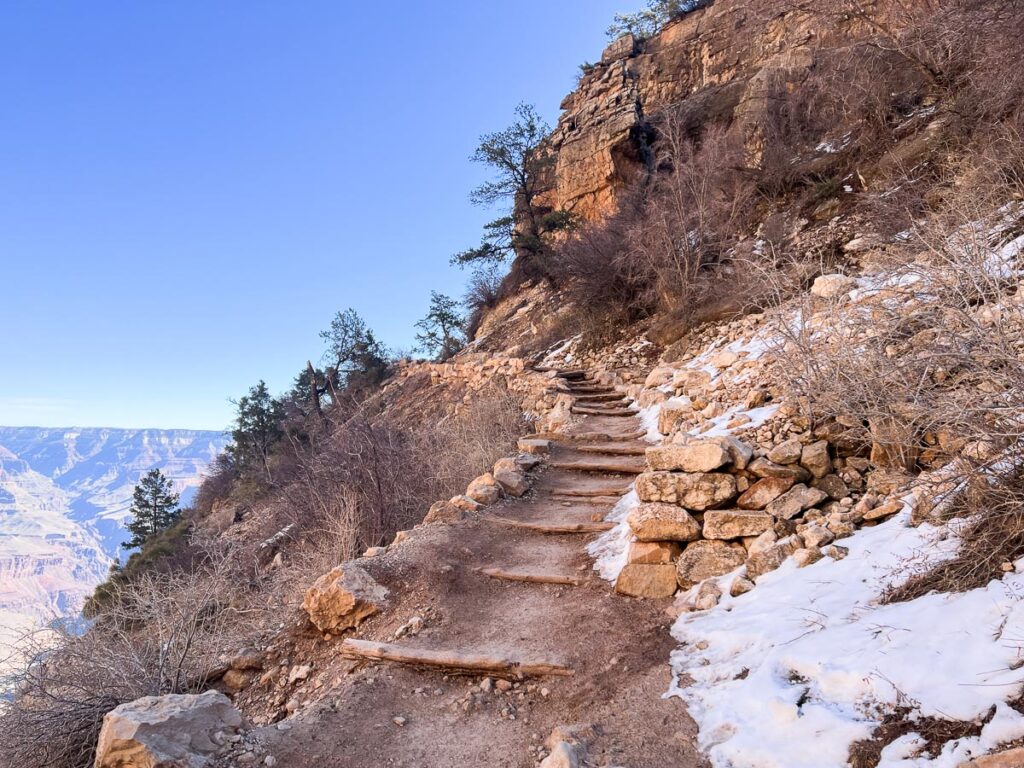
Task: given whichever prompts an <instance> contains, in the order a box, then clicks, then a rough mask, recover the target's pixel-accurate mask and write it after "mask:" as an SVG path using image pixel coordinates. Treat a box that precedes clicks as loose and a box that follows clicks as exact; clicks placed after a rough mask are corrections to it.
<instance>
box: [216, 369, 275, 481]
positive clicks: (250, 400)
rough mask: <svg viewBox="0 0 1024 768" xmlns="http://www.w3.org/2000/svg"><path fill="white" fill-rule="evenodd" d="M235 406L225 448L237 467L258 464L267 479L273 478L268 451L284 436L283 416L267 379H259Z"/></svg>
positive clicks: (250, 467) (248, 466)
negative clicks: (233, 420)
mask: <svg viewBox="0 0 1024 768" xmlns="http://www.w3.org/2000/svg"><path fill="white" fill-rule="evenodd" d="M235 406H236V407H237V410H238V413H237V415H236V416H235V428H234V429H233V430H232V431H231V440H232V443H231V446H230V448H229V449H228V450H229V451H230V452H231V455H232V458H234V459H235V462H236V464H237V466H238V467H239V469H241V470H242V471H243V472H244V471H246V470H250V471H251V470H252V469H253V468H254V467H258V468H259V469H260V471H262V472H263V473H265V474H266V478H267V480H268V482H269V481H270V480H272V479H273V478H272V477H271V473H270V454H271V450H272V449H273V447H274V445H275V444H276V443H277V442H278V441H279V440H280V439H281V438H282V437H283V436H284V432H283V431H282V429H281V421H282V419H283V418H284V412H283V409H282V407H281V403H280V402H278V401H277V400H275V399H274V398H273V397H271V396H270V391H269V390H268V389H267V385H266V382H264V381H260V382H259V383H258V384H256V385H255V386H254V387H251V388H250V389H249V393H248V394H247V395H244V396H243V397H241V398H240V399H239V400H238V402H236V403H235Z"/></svg>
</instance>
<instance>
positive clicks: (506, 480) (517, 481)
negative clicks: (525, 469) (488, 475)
mask: <svg viewBox="0 0 1024 768" xmlns="http://www.w3.org/2000/svg"><path fill="white" fill-rule="evenodd" d="M494 479H495V480H496V481H497V483H498V485H500V486H501V490H503V491H504V492H505V493H506V494H508V495H509V496H514V497H516V498H518V497H520V496H522V495H523V494H524V493H526V492H527V491H528V490H530V481H529V480H527V479H526V475H524V474H523V473H522V472H519V471H518V470H504V469H503V470H501V471H500V472H495V473H494Z"/></svg>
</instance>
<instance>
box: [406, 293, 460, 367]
mask: <svg viewBox="0 0 1024 768" xmlns="http://www.w3.org/2000/svg"><path fill="white" fill-rule="evenodd" d="M458 306H459V304H458V302H457V301H455V299H453V298H451V297H450V296H445V295H444V294H443V293H438V292H437V291H431V292H430V310H429V311H428V312H427V316H426V317H424V318H423V319H422V320H420V321H419V322H418V323H416V327H417V328H419V329H420V331H421V332H420V333H417V334H416V341H417V342H418V348H419V349H421V350H423V351H424V352H426V353H427V354H429V355H431V356H432V357H434V358H435V359H436V360H439V361H444V360H447V359H448V358H449V357H451V356H452V355H454V354H455V353H456V352H458V351H459V350H460V349H461V348H462V345H463V344H464V343H465V341H466V339H465V336H464V335H463V333H462V326H463V320H462V316H461V315H460V314H459V310H458Z"/></svg>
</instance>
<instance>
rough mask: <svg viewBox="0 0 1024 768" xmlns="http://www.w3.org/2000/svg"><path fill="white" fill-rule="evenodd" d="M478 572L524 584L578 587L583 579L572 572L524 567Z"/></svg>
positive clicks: (486, 569)
mask: <svg viewBox="0 0 1024 768" xmlns="http://www.w3.org/2000/svg"><path fill="white" fill-rule="evenodd" d="M479 570H480V573H482V574H483V575H484V576H490V577H491V578H492V579H497V580H498V581H519V582H523V583H524V584H564V585H567V586H570V587H578V586H580V585H581V584H582V583H583V579H581V578H580V577H579V576H577V575H576V574H574V573H558V572H552V571H531V570H529V569H526V568H480V569H479Z"/></svg>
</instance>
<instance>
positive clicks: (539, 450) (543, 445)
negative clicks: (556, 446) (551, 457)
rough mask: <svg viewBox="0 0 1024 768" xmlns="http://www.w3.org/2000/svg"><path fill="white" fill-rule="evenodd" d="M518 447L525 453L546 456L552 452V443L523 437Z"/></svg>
mask: <svg viewBox="0 0 1024 768" xmlns="http://www.w3.org/2000/svg"><path fill="white" fill-rule="evenodd" d="M518 447H519V450H520V451H522V452H523V453H529V454H533V455H541V456H546V455H547V454H548V453H549V452H550V451H551V441H550V440H541V439H540V438H536V437H521V438H519V443H518Z"/></svg>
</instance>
